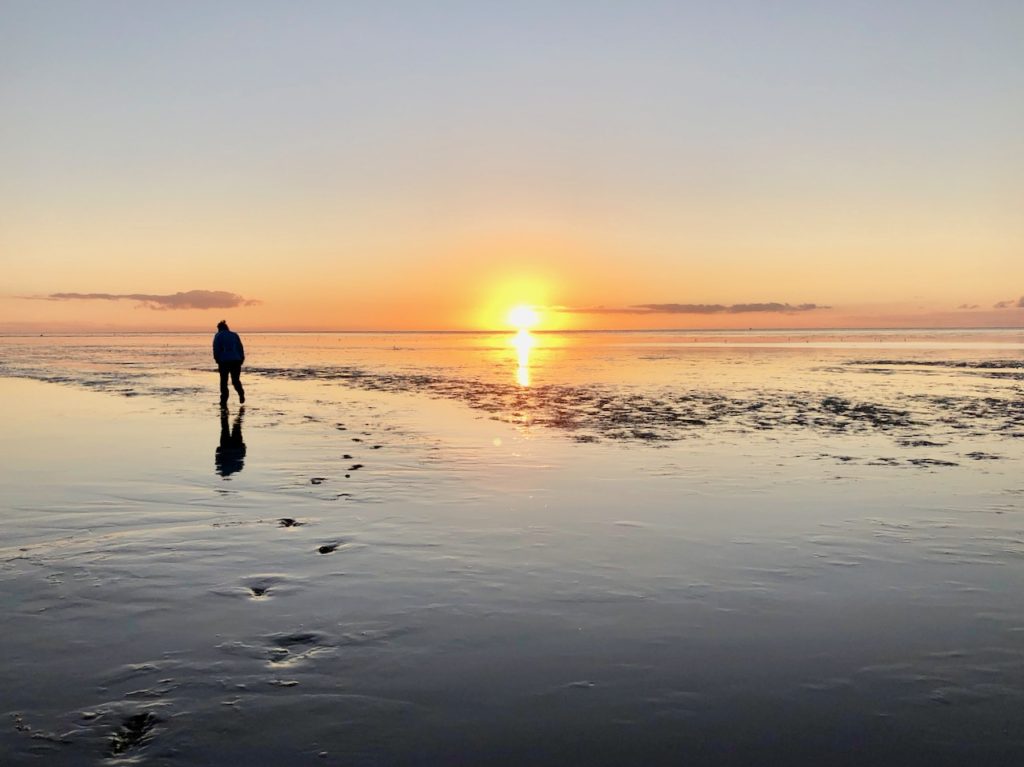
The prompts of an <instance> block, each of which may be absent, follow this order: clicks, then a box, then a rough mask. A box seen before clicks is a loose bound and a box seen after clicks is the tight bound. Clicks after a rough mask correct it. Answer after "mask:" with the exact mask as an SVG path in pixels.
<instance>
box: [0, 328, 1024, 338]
mask: <svg viewBox="0 0 1024 767" xmlns="http://www.w3.org/2000/svg"><path fill="white" fill-rule="evenodd" d="M925 330H926V331H966V330H971V331H1001V330H1002V331H1005V330H1011V331H1012V330H1020V331H1024V325H999V326H994V325H957V326H949V325H945V326H934V325H914V326H886V327H867V328H865V327H850V326H835V327H831V326H830V327H814V328H808V327H784V328H777V327H773V328H753V327H747V328H571V329H570V328H566V329H561V330H555V329H542V328H540V329H530V330H529V332H530V333H536V334H538V335H543V334H584V333H686V334H690V333H693V334H698V335H707V334H710V333H822V332H847V333H849V332H857V333H878V332H892V331H903V332H912V331H925ZM212 332H213V331H211V330H206V329H201V330H200V329H194V330H164V329H159V328H154V329H150V330H118V329H114V328H108V329H104V330H55V331H49V332H48V331H36V330H0V336H26V337H40V336H88V335H96V336H102V335H200V334H207V333H212ZM241 332H245V333H249V334H268V335H269V334H282V335H283V334H293V335H315V334H338V335H381V334H389V335H493V334H509V335H514V334H515V333H517V332H519V330H518V329H516V328H500V329H498V328H493V329H480V330H464V329H463V330H456V329H448V330H442V329H431V330H408V329H407V330H393V329H386V328H376V329H362V330H355V329H348V330H345V329H333V330H325V329H321V330H295V329H284V328H261V329H256V330H244V331H241Z"/></svg>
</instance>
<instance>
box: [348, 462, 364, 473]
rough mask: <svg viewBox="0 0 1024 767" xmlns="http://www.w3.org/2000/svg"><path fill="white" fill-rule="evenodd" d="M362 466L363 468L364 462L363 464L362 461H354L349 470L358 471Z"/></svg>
mask: <svg viewBox="0 0 1024 767" xmlns="http://www.w3.org/2000/svg"><path fill="white" fill-rule="evenodd" d="M361 468H363V464H361V463H354V464H352V465H351V466H349V467H348V470H349V471H357V470H358V469H361Z"/></svg>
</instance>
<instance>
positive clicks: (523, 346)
mask: <svg viewBox="0 0 1024 767" xmlns="http://www.w3.org/2000/svg"><path fill="white" fill-rule="evenodd" d="M535 343H536V341H535V339H534V337H533V336H532V335H530V331H529V330H527V329H526V328H520V330H519V332H517V333H516V334H515V335H514V336H512V341H511V344H512V346H514V347H515V350H516V354H517V356H518V363H519V364H518V367H516V383H518V384H519V385H520V386H522V387H524V388H525V387H528V386H529V385H530V349H532V348H533V346H534V344H535Z"/></svg>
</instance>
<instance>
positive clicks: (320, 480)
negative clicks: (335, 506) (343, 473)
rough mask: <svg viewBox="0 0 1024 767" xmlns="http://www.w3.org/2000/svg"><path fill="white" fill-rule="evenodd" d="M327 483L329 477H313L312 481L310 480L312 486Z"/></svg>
mask: <svg viewBox="0 0 1024 767" xmlns="http://www.w3.org/2000/svg"><path fill="white" fill-rule="evenodd" d="M326 481H327V477H313V478H312V479H310V480H309V484H311V485H322V484H323V483H324V482H326Z"/></svg>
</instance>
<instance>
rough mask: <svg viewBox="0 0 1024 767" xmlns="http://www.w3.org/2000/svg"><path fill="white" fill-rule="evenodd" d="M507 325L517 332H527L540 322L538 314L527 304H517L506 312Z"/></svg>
mask: <svg viewBox="0 0 1024 767" xmlns="http://www.w3.org/2000/svg"><path fill="white" fill-rule="evenodd" d="M507 319H508V324H509V325H511V326H512V327H514V328H516V329H517V330H529V329H530V328H532V327H534V326H535V325H536V324H537V323H538V322H540V314H538V313H537V310H536V309H534V308H533V307H532V306H530V305H528V304H519V305H518V306H513V307H512V308H511V309H509V310H508V316H507Z"/></svg>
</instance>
